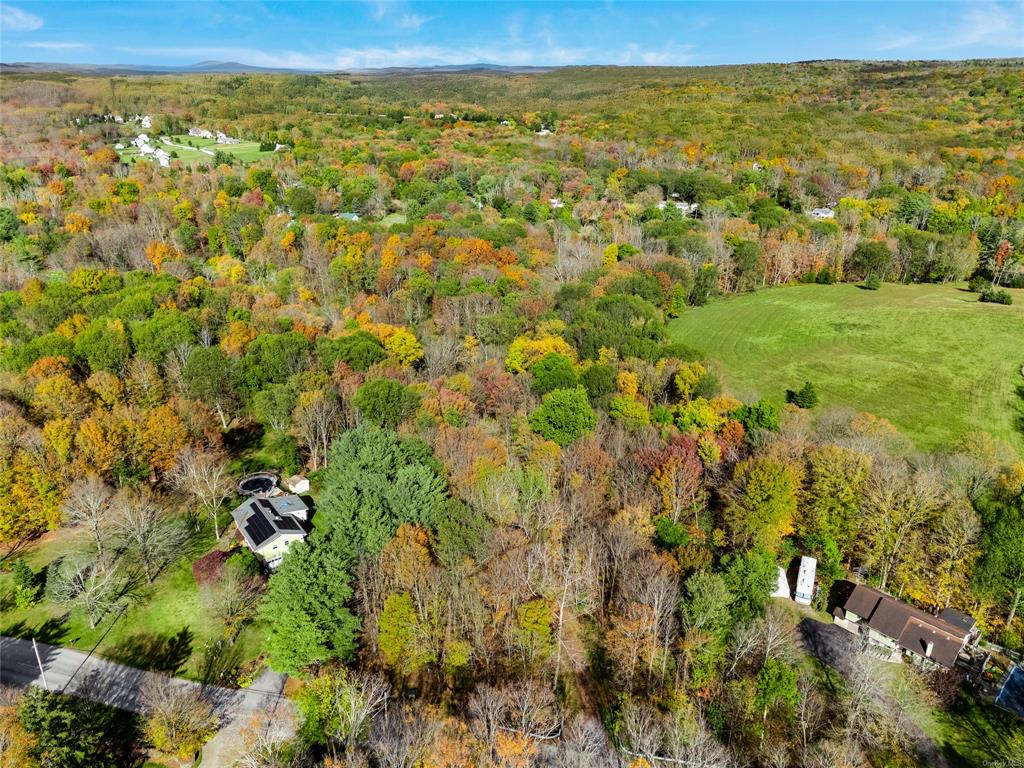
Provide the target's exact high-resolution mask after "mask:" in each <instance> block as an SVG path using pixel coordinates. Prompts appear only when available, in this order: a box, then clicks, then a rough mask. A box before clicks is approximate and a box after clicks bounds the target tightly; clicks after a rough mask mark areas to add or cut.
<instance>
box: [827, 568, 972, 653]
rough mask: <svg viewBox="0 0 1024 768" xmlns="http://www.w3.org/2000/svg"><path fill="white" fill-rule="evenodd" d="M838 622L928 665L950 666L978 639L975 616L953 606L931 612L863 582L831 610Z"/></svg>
mask: <svg viewBox="0 0 1024 768" xmlns="http://www.w3.org/2000/svg"><path fill="white" fill-rule="evenodd" d="M832 615H833V618H834V619H835V623H836V624H838V625H839V626H841V627H842V628H843V629H845V630H847V631H849V632H853V633H854V634H859V635H861V636H863V637H864V638H865V639H866V641H867V642H869V643H871V644H873V645H876V646H880V647H882V648H888V649H890V650H891V652H892V653H891V656H890V658H891V659H892V660H893V661H898V660H899V658H900V657H901V656H903V655H907V656H909V657H910V658H911V659H912V660H913V661H915V662H918V663H921V664H925V665H930V664H934V665H938V666H941V667H946V668H951V667H953V665H954V664H956V660H957V657H958V656H959V655H960V653H961V652H962V651H963V650H964V649H965V648H967V646H968V645H973V644H974V643H975V642H977V640H978V628H977V624H976V623H975V621H974V619H972V618H971V617H970V616H966V615H964V614H962V613H960V612H959V611H954V610H953V609H952V608H946V609H945V610H943V611H942V612H941V613H940V614H939V615H938V616H932V615H931V614H930V613H928V612H927V611H922V610H920V609H919V608H915V607H913V606H912V605H907V604H906V603H901V602H900V601H899V600H897V599H896V598H894V597H892V596H891V595H887V594H885V593H884V592H879V591H878V590H877V589H872V588H871V587H868V586H866V585H864V584H857V585H855V586H853V589H852V590H849V591H848V593H847V594H846V595H845V596H844V597H843V598H841V600H840V603H839V605H838V606H836V608H835V610H834V611H833V612H832Z"/></svg>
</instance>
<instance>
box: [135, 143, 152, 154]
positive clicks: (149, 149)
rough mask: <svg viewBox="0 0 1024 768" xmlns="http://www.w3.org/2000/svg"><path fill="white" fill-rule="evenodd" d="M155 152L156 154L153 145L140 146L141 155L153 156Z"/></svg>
mask: <svg viewBox="0 0 1024 768" xmlns="http://www.w3.org/2000/svg"><path fill="white" fill-rule="evenodd" d="M154 152H156V150H155V149H153V147H152V145H150V144H140V145H139V154H140V155H152V154H153V153H154Z"/></svg>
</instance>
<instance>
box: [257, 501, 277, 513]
mask: <svg viewBox="0 0 1024 768" xmlns="http://www.w3.org/2000/svg"><path fill="white" fill-rule="evenodd" d="M259 503H260V506H261V507H263V508H264V509H267V510H270V511H273V509H274V505H273V504H271V503H270V501H269V500H267V499H259Z"/></svg>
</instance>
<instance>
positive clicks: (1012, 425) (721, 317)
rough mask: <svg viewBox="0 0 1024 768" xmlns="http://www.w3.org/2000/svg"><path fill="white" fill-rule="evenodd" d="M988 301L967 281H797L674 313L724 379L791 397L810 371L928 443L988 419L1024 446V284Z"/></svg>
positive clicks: (731, 386)
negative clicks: (1002, 299) (1005, 298)
mask: <svg viewBox="0 0 1024 768" xmlns="http://www.w3.org/2000/svg"><path fill="white" fill-rule="evenodd" d="M1011 293H1012V295H1013V298H1014V304H1013V306H1009V307H1007V306H1002V305H997V304H982V303H980V302H979V301H978V295H977V294H975V293H969V292H967V291H966V290H965V289H964V288H963V287H962V286H958V285H894V284H884V285H883V286H882V287H881V289H880V290H878V291H869V290H865V289H863V288H860V287H858V286H856V285H849V284H847V285H793V286H785V287H780V288H770V289H763V290H761V291H758V292H757V293H753V294H747V295H743V296H737V297H735V298H730V299H723V300H721V301H716V302H713V303H711V304H709V305H708V306H705V307H700V308H697V309H691V310H688V311H687V312H686V313H685V314H684V315H683V316H682V317H680V318H678V319H676V320H673V321H672V322H671V323H670V325H669V332H670V334H671V335H672V337H673V338H674V339H675V340H676V341H681V342H685V343H687V344H689V345H691V346H693V347H696V348H697V349H700V350H702V351H703V352H705V353H706V354H707V355H708V357H709V359H710V360H711V361H712V362H713V363H714V368H715V370H716V371H717V372H718V374H719V376H720V378H721V379H722V383H723V385H724V388H725V389H726V390H727V391H729V392H731V393H732V394H734V395H736V396H737V397H741V398H743V399H747V400H749V399H756V398H757V397H767V398H770V399H772V400H775V401H777V402H780V403H781V402H784V399H785V391H786V389H787V388H791V389H798V388H799V387H800V386H801V385H802V384H803V382H804V381H807V380H809V381H812V382H814V384H815V385H816V386H817V388H818V392H819V394H820V397H821V405H822V406H829V405H838V404H843V405H849V406H852V407H854V408H858V409H860V410H863V411H867V412H869V413H873V414H875V415H876V416H880V417H883V418H886V419H888V420H889V421H891V422H892V423H893V424H894V425H895V426H896V427H897V428H898V429H899V430H900V431H901V432H903V433H905V434H906V435H908V436H909V437H910V438H911V439H912V440H914V442H915V443H916V444H917V445H918V446H919V447H920V448H927V449H934V448H936V447H938V446H941V445H944V444H946V443H949V442H950V441H952V440H955V439H956V438H957V437H959V436H960V435H962V434H963V433H965V432H970V431H976V430H981V431H984V432H988V433H990V434H992V435H994V436H996V437H998V438H1001V439H1003V440H1006V441H1007V442H1009V443H1010V444H1011V445H1013V446H1014V447H1015V448H1016V449H1017V451H1018V453H1020V454H1021V455H1024V377H1022V375H1021V366H1022V364H1024V291H1022V290H1015V291H1011Z"/></svg>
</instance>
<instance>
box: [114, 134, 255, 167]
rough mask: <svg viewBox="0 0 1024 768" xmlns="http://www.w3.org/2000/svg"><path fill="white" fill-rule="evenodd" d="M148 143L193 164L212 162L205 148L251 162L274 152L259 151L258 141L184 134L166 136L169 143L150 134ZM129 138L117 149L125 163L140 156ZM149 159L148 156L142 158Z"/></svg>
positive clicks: (241, 160) (210, 155)
mask: <svg viewBox="0 0 1024 768" xmlns="http://www.w3.org/2000/svg"><path fill="white" fill-rule="evenodd" d="M150 138H151V141H150V143H151V144H152V145H153V146H154V147H155V148H157V149H163V150H165V151H166V152H168V153H170V152H176V153H177V155H178V156H177V157H175V158H172V162H173V161H174V160H180V161H181V162H183V163H188V164H189V165H193V164H195V163H212V162H213V155H212V154H207V153H206V152H203V151H201V150H203V149H205V150H208V151H209V152H216V151H218V150H219V151H221V152H224V153H226V154H229V155H231V156H232V157H234V158H235V159H236V160H238V161H240V162H243V163H251V162H254V161H256V160H259V159H260V158H263V157H269V156H270V155H272V154H274V153H273V151H270V152H261V151H260V143H259V142H258V141H242V142H240V143H238V144H218V143H217V142H216V141H214V140H213V139H202V138H199V137H198V136H188V135H185V134H182V135H177V136H168V137H167V138H168V139H170V143H167V142H165V141H162V140H161V138H160V137H159V136H151V137H150ZM129 140H130V139H126V140H124V141H123V142H122V143H124V144H125V148H124V149H119V150H117V153H118V155H120V157H121V160H123V161H124V162H126V163H134V162H136V161H137V160H138V159H139V158H140V157H142V156H141V155H140V154H139V150H138V148H136V147H134V146H132V145H130V144H128V143H127V142H128V141H129ZM143 159H146V160H150V158H143Z"/></svg>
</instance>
